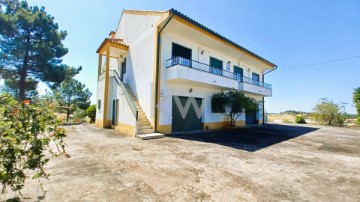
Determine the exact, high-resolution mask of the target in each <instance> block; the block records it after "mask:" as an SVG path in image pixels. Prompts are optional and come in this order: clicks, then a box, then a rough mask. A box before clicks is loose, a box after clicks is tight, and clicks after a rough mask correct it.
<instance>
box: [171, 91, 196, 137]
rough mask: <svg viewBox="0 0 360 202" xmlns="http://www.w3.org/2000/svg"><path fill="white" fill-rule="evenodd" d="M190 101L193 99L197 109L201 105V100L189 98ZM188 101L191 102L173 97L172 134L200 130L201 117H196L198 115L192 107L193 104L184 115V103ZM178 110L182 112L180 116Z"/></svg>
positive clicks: (187, 98) (184, 98)
mask: <svg viewBox="0 0 360 202" xmlns="http://www.w3.org/2000/svg"><path fill="white" fill-rule="evenodd" d="M175 99H177V100H175ZM191 99H195V101H196V104H197V109H200V107H201V105H202V99H201V98H191ZM190 101H191V100H189V97H181V96H173V98H172V113H173V117H172V132H180V131H192V130H201V117H198V115H197V114H196V110H195V108H194V106H193V105H194V104H195V103H194V102H192V104H191V105H190V107H189V109H188V110H187V113H186V103H188V102H190ZM178 105H180V106H178ZM180 110H182V112H183V114H181V111H180ZM184 110H185V111H184ZM184 112H185V113H184ZM184 115H185V116H184Z"/></svg>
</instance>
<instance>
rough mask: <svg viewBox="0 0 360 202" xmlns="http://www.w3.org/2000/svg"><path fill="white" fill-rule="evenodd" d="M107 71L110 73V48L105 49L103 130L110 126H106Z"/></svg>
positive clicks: (107, 102)
mask: <svg viewBox="0 0 360 202" xmlns="http://www.w3.org/2000/svg"><path fill="white" fill-rule="evenodd" d="M109 71H110V46H109V45H107V47H106V63H105V90H104V113H103V115H104V117H103V126H104V128H106V127H109V126H111V125H110V124H108V121H107V119H108V117H107V115H108V104H109Z"/></svg>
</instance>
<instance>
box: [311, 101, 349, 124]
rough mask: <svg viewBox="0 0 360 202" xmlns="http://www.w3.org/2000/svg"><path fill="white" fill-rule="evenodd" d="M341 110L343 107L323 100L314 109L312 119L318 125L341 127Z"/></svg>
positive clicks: (342, 119) (342, 122)
mask: <svg viewBox="0 0 360 202" xmlns="http://www.w3.org/2000/svg"><path fill="white" fill-rule="evenodd" d="M343 108H344V107H343V106H341V105H339V104H336V103H334V102H333V101H331V100H328V99H326V98H323V99H321V100H320V103H319V104H317V105H316V106H315V108H314V114H313V115H314V119H315V121H317V122H318V123H320V124H327V125H336V126H339V125H342V124H344V120H345V118H344V116H343V115H342V113H341V109H343Z"/></svg>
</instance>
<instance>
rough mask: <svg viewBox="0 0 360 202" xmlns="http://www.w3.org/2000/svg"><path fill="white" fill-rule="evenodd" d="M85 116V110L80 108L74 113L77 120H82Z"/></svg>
mask: <svg viewBox="0 0 360 202" xmlns="http://www.w3.org/2000/svg"><path fill="white" fill-rule="evenodd" d="M85 116H86V114H85V111H84V110H82V109H80V108H76V110H75V111H74V113H73V118H74V119H75V121H80V120H82V119H83V118H85Z"/></svg>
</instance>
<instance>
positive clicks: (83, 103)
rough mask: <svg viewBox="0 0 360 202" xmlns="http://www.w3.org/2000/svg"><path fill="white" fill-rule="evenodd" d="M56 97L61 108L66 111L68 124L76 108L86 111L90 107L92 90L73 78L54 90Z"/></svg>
mask: <svg viewBox="0 0 360 202" xmlns="http://www.w3.org/2000/svg"><path fill="white" fill-rule="evenodd" d="M54 95H55V97H56V100H57V101H58V103H59V104H60V106H61V107H62V108H64V109H65V110H66V122H68V121H69V116H70V114H71V113H72V112H73V111H75V110H76V108H80V109H82V110H86V109H87V108H88V107H89V106H90V97H91V92H90V90H89V89H87V88H86V86H85V84H82V83H81V82H79V81H77V80H76V79H73V78H68V79H66V80H65V81H63V82H62V83H61V86H59V87H58V88H57V89H55V90H54Z"/></svg>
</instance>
